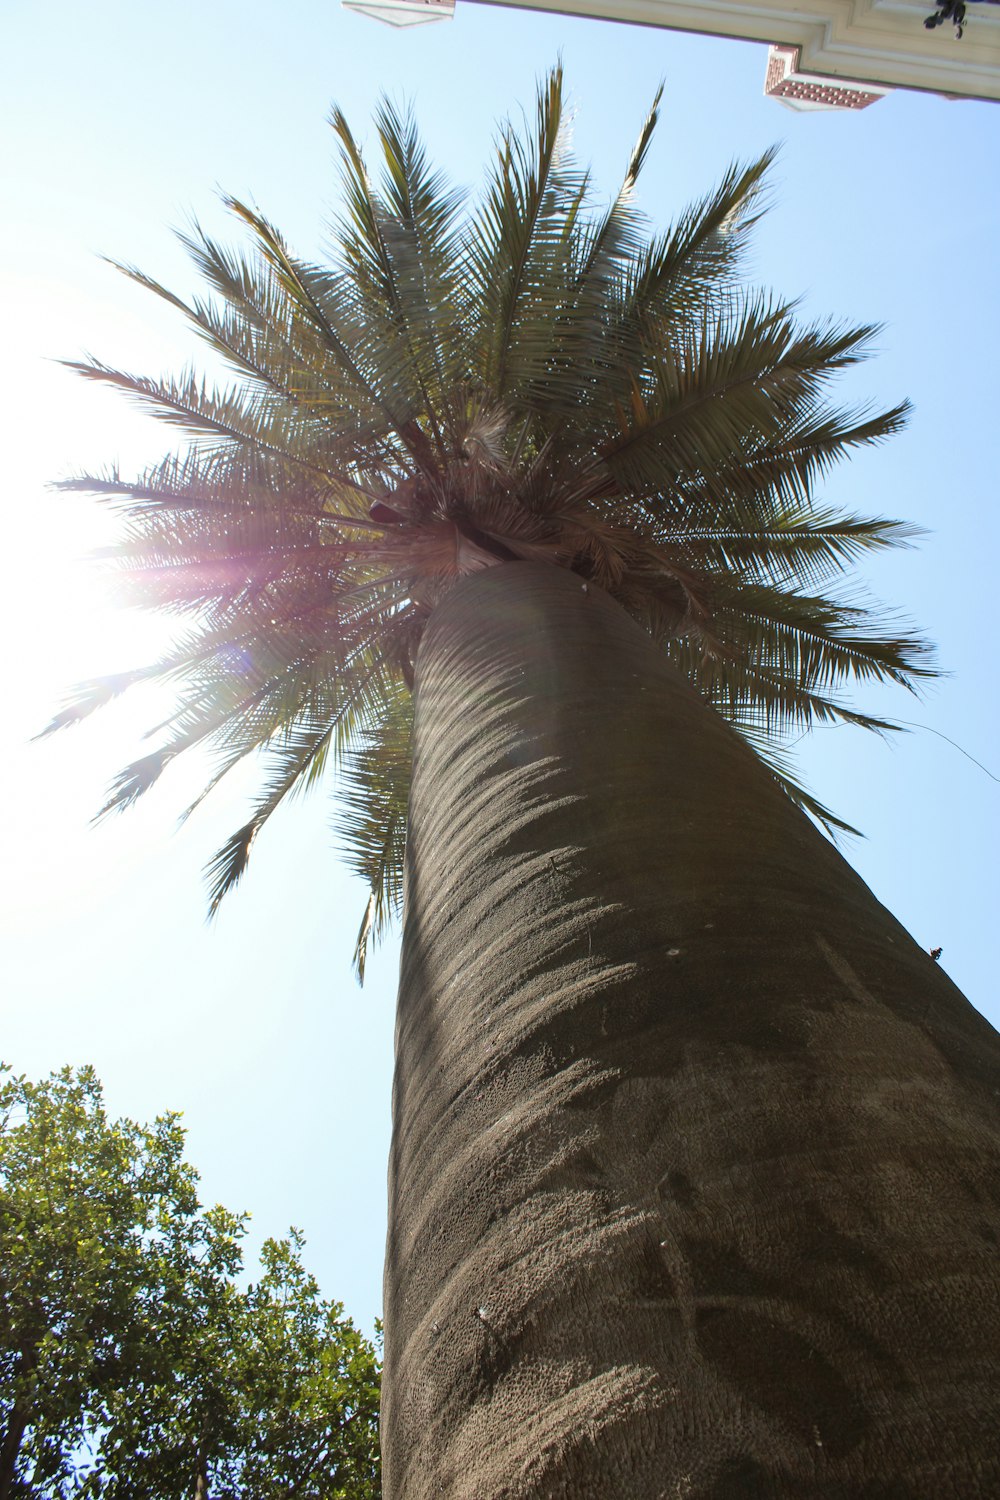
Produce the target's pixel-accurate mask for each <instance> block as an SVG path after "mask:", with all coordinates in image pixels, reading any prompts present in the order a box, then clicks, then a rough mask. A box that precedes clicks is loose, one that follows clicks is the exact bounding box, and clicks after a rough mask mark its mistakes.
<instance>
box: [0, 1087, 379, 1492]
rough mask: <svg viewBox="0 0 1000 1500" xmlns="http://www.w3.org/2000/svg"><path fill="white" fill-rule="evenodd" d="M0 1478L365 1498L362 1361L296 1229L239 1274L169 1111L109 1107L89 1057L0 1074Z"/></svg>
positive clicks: (365, 1369)
mask: <svg viewBox="0 0 1000 1500" xmlns="http://www.w3.org/2000/svg"><path fill="white" fill-rule="evenodd" d="M0 1118H2V1119H3V1122H4V1123H3V1131H2V1135H0V1265H2V1267H3V1272H2V1280H0V1295H2V1302H0V1311H2V1323H0V1362H2V1363H0V1372H2V1383H0V1423H2V1427H0V1431H2V1433H3V1444H4V1446H3V1471H2V1474H0V1485H2V1489H0V1493H2V1494H3V1495H4V1496H5V1497H8V1496H9V1497H12V1500H13V1497H17V1500H43V1497H44V1500H55V1497H68V1496H71V1495H79V1496H81V1497H83V1496H91V1497H95V1500H96V1497H98V1496H102V1497H106V1500H124V1497H126V1496H128V1497H130V1500H134V1497H144V1500H189V1497H194V1496H198V1497H200V1500H210V1497H216V1500H277V1497H279V1496H280V1497H285V1496H291V1495H296V1496H303V1497H306V1500H309V1497H313V1500H341V1497H343V1500H377V1496H378V1494H379V1481H378V1363H377V1360H376V1356H375V1351H374V1349H373V1347H372V1345H371V1344H370V1343H369V1342H368V1341H367V1340H366V1339H365V1338H364V1337H363V1336H362V1335H361V1334H360V1333H359V1332H358V1331H357V1330H356V1329H355V1328H354V1327H353V1325H352V1324H351V1322H350V1320H349V1319H345V1318H344V1317H343V1308H342V1307H341V1306H340V1305H339V1304H337V1303H331V1302H327V1301H325V1300H324V1299H323V1298H322V1297H321V1295H320V1291H319V1287H318V1285H317V1283H316V1281H315V1279H314V1278H313V1277H311V1276H310V1275H309V1274H308V1273H307V1272H306V1271H305V1269H304V1267H303V1264H302V1259H301V1250H302V1245H303V1240H302V1237H301V1235H300V1234H299V1233H298V1232H297V1231H294V1230H293V1231H292V1234H291V1237H290V1238H289V1239H287V1240H268V1241H267V1242H266V1243H265V1245H264V1248H263V1251H262V1253H261V1276H260V1279H259V1281H257V1282H256V1283H255V1284H253V1285H251V1286H249V1287H246V1288H244V1287H242V1286H241V1285H240V1284H239V1280H238V1278H239V1274H240V1272H241V1269H242V1250H241V1240H242V1239H243V1236H244V1234H245V1231H246V1219H245V1216H242V1217H240V1216H236V1215H233V1214H231V1213H229V1212H227V1211H226V1210H225V1209H223V1208H221V1207H218V1206H217V1207H215V1208H213V1209H210V1210H207V1211H203V1210H202V1209H201V1207H200V1204H199V1202H198V1197H197V1174H196V1173H195V1171H194V1169H193V1168H192V1167H191V1166H190V1165H189V1164H187V1163H186V1162H184V1160H183V1156H182V1152H183V1145H184V1133H183V1131H182V1129H181V1127H180V1125H179V1122H178V1119H177V1117H176V1116H166V1117H165V1118H164V1119H162V1120H158V1121H157V1122H156V1124H155V1126H154V1127H153V1128H152V1129H151V1130H150V1129H146V1128H144V1127H142V1126H139V1125H137V1124H135V1123H134V1122H132V1121H129V1120H119V1121H116V1122H111V1121H109V1120H108V1118H107V1116H106V1114H105V1111H104V1107H103V1102H102V1091H101V1086H100V1083H99V1082H98V1080H97V1078H96V1076H95V1074H94V1072H93V1070H92V1069H90V1068H83V1069H80V1070H79V1071H78V1072H76V1073H74V1072H73V1071H72V1070H71V1069H68V1068H66V1069H63V1070H62V1071H61V1072H60V1073H58V1074H55V1075H53V1076H52V1077H51V1078H49V1079H48V1080H45V1081H43V1082H41V1083H37V1084H35V1083H30V1082H28V1081H27V1080H25V1079H23V1078H14V1077H12V1076H11V1075H10V1074H9V1070H8V1072H7V1075H6V1076H5V1078H4V1083H3V1087H2V1090H0Z"/></svg>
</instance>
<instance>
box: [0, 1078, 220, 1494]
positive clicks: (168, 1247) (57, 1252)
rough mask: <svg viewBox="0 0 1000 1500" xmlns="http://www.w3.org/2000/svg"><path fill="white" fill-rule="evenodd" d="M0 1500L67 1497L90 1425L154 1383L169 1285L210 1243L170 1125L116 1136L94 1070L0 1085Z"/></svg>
mask: <svg viewBox="0 0 1000 1500" xmlns="http://www.w3.org/2000/svg"><path fill="white" fill-rule="evenodd" d="M0 1125H2V1129H0V1432H2V1450H0V1495H2V1496H3V1497H4V1500H8V1497H9V1496H18V1497H22V1496H24V1497H26V1496H29V1495H36V1494H37V1495H49V1494H52V1495H62V1494H64V1493H68V1492H69V1490H70V1489H71V1488H72V1465H73V1455H74V1452H75V1451H76V1450H78V1449H79V1448H80V1447H81V1445H82V1444H83V1443H84V1442H85V1439H86V1436H87V1431H88V1422H89V1421H90V1420H91V1418H92V1416H93V1414H94V1412H95V1411H96V1410H99V1409H100V1405H101V1403H102V1401H104V1400H105V1399H106V1398H108V1397H109V1396H110V1395H111V1394H112V1393H113V1392H114V1391H115V1390H116V1389H117V1388H118V1387H119V1384H120V1383H121V1382H122V1381H123V1380H126V1379H133V1378H139V1379H142V1378H143V1377H144V1375H145V1374H147V1373H148V1369H149V1364H148V1358H149V1345H148V1341H147V1338H146V1333H147V1330H148V1328H149V1326H150V1322H151V1319H153V1317H154V1315H155V1313H156V1309H157V1307H158V1305H159V1304H160V1300H161V1297H162V1295H163V1292H164V1289H165V1284H166V1282H167V1280H168V1279H169V1278H170V1276H171V1275H172V1270H173V1268H176V1267H177V1265H178V1264H180V1265H183V1266H186V1265H187V1263H188V1261H189V1259H190V1257H191V1256H192V1254H197V1253H198V1252H199V1251H200V1249H201V1248H202V1247H203V1245H204V1244H205V1242H206V1239H207V1240H209V1241H211V1239H212V1229H211V1227H210V1226H208V1225H203V1224H201V1223H200V1222H199V1220H198V1218H197V1208H198V1200H197V1195H196V1191H195V1183H196V1177H195V1173H194V1171H193V1169H192V1168H191V1167H189V1166H188V1165H187V1164H186V1163H185V1162H184V1161H183V1159H182V1154H181V1153H182V1149H183V1140H184V1137H183V1132H182V1131H181V1128H180V1126H179V1124H178V1121H177V1118H176V1116H166V1117H164V1118H163V1119H161V1120H158V1121H157V1122H156V1124H155V1125H154V1126H153V1127H152V1129H147V1128H145V1127H143V1126H140V1125H137V1124H135V1123H134V1122H133V1121H131V1120H119V1121H116V1122H111V1121H109V1120H108V1119H107V1116H106V1114H105V1112H104V1107H103V1103H102V1091H101V1086H100V1083H99V1082H98V1079H97V1077H96V1075H95V1074H94V1072H93V1070H92V1069H90V1068H82V1069H80V1070H79V1071H78V1072H76V1073H74V1072H73V1071H72V1070H71V1069H70V1068H64V1069H63V1070H62V1071H61V1072H59V1073H58V1074H54V1075H53V1076H52V1077H51V1078H50V1079H48V1080H45V1081H43V1082H42V1083H37V1084H36V1083H31V1082H29V1081H28V1080H27V1079H24V1078H17V1077H14V1076H12V1075H11V1074H10V1071H9V1069H8V1070H5V1073H4V1074H3V1075H2V1084H0Z"/></svg>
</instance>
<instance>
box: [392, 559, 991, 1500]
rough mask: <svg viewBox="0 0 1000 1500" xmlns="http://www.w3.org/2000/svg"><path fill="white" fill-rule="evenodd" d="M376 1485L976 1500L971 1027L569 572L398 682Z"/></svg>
mask: <svg viewBox="0 0 1000 1500" xmlns="http://www.w3.org/2000/svg"><path fill="white" fill-rule="evenodd" d="M407 882H408V885H407V898H406V918H405V931H404V942H403V958H402V967H401V978H400V994H399V1014H398V1022H397V1065H396V1080H395V1092H394V1136H393V1146H392V1158H391V1166H390V1224H389V1239H388V1254H387V1262H386V1362H385V1375H384V1418H383V1445H384V1456H385V1470H384V1485H385V1490H384V1493H385V1496H386V1500H424V1497H427V1500H430V1497H434V1500H440V1497H442V1496H445V1497H451V1500H515V1497H525V1500H526V1497H529V1496H530V1497H549V1496H551V1497H555V1496H562V1497H566V1500H653V1497H661V1496H685V1497H692V1500H693V1497H705V1500H707V1497H709V1496H711V1497H712V1500H725V1497H733V1500H736V1497H747V1496H780V1497H784V1496H797V1497H802V1500H815V1497H817V1496H829V1497H831V1500H832V1497H838V1500H841V1497H844V1500H846V1497H848V1496H851V1497H853V1496H861V1495H864V1496H867V1497H872V1500H874V1497H875V1496H879V1497H889V1496H890V1495H891V1496H893V1497H904V1496H913V1497H921V1500H923V1497H931V1496H938V1495H941V1496H944V1495H951V1496H955V1497H958V1496H961V1497H963V1500H967V1497H973V1496H984V1497H985V1496H990V1497H993V1496H995V1495H997V1494H1000V1423H998V1421H997V1393H998V1391H1000V1308H998V1302H1000V1297H998V1278H997V1259H996V1257H997V1244H998V1236H1000V1213H998V1188H1000V1132H998V1125H997V1103H998V1097H1000V1044H998V1038H997V1036H996V1033H994V1032H993V1031H992V1029H991V1028H990V1027H989V1026H988V1024H987V1023H986V1022H985V1021H984V1020H983V1019H982V1017H980V1016H979V1015H978V1014H977V1013H976V1012H975V1011H974V1010H973V1009H972V1007H971V1006H970V1005H969V1004H968V1002H967V1001H966V1000H965V999H964V998H963V996H962V995H961V994H960V993H959V991H958V990H957V989H956V988H955V986H954V985H953V984H952V983H951V982H950V981H949V979H948V978H947V976H946V975H945V974H944V973H942V972H941V970H940V969H939V968H938V966H937V965H935V964H934V963H933V962H932V961H931V959H930V957H929V956H928V955H927V954H926V953H925V952H923V950H922V949H920V948H919V947H918V946H917V945H916V944H915V943H914V942H913V940H912V939H911V938H910V937H909V936H908V934H907V933H906V932H905V931H904V929H903V928H902V927H901V926H900V925H899V924H898V923H897V922H896V921H895V920H894V918H893V917H892V916H891V915H890V914H889V913H888V912H887V911H886V910H885V908H884V907H882V906H881V905H880V904H879V903H878V902H877V901H876V900H875V898H874V897H873V896H872V894H871V892H870V891H869V890H868V888H867V887H866V886H865V885H864V883H863V882H862V881H861V880H860V879H859V878H858V876H857V875H856V874H855V873H854V872H853V871H852V870H851V869H850V867H849V866H848V865H847V864H846V863H845V862H844V860H843V859H842V858H841V857H840V855H839V854H838V853H837V852H836V850H835V849H834V848H833V847H832V846H831V845H830V844H829V843H828V842H827V841H826V839H824V838H823V837H822V836H821V835H820V834H819V833H818V832H817V831H816V830H815V829H814V828H813V827H812V825H811V824H810V823H809V821H808V819H806V818H805V817H804V816H803V815H802V814H801V813H799V812H798V811H797V810H796V809H795V808H794V807H793V806H792V804H791V803H790V802H788V800H787V799H786V797H785V796H784V794H783V793H782V792H781V791H780V790H779V789H778V788H777V786H776V785H775V783H774V782H773V780H772V779H771V778H770V777H769V776H768V774H767V773H766V772H765V771H764V770H763V769H762V767H761V766H760V764H759V763H758V762H757V761H756V759H755V758H754V756H753V755H752V754H751V753H750V751H749V750H747V748H746V747H745V746H744V745H743V744H742V742H741V741H740V740H739V739H738V738H737V736H736V735H735V734H734V733H733V732H732V731H731V730H730V729H729V728H728V726H726V725H725V724H724V723H723V722H722V720H721V719H719V717H718V716H717V715H716V714H714V713H713V712H712V711H711V710H710V709H708V708H707V707H706V706H705V705H704V704H703V703H702V701H701V700H700V699H699V698H698V697H697V695H696V694H695V693H694V692H692V691H691V690H690V689H689V687H688V686H687V685H686V684H684V683H683V682H681V680H680V679H679V678H678V677H677V676H676V674H674V673H673V672H672V671H671V669H670V668H669V667H668V666H667V665H666V664H665V662H664V661H663V659H662V655H661V653H660V652H659V651H658V650H657V649H656V648H655V647H654V646H653V645H652V643H651V642H650V641H649V640H648V639H647V637H646V636H645V635H644V634H643V633H642V631H641V630H640V629H639V628H638V627H637V626H636V625H635V624H634V623H633V622H632V621H631V620H629V619H628V617H627V616H626V615H625V614H624V613H623V612H622V611H621V610H620V609H619V608H618V606H617V605H615V604H613V603H612V602H611V601H610V600H609V599H608V598H607V597H606V596H604V595H603V594H602V593H600V591H598V590H596V589H594V588H593V587H591V588H589V589H588V588H585V587H583V586H582V585H581V582H580V580H579V579H578V578H576V577H575V576H573V575H571V574H569V573H566V572H563V571H560V570H557V569H555V568H548V567H544V566H540V565H535V564H522V563H517V564H511V565H505V566H503V567H498V568H493V569H489V570H488V571H486V572H484V573H481V574H478V575H476V576H474V577H472V578H469V579H467V580H465V581H464V582H463V583H461V584H460V585H459V586H458V587H457V588H456V589H455V590H454V592H453V593H452V594H451V595H449V596H448V598H447V599H446V601H445V602H444V603H443V604H442V605H441V606H440V608H439V609H438V610H437V611H436V613H435V614H434V616H433V618H432V620H431V622H430V625H429V627H428V630H427V633H426V636H425V638H424V642H423V645H422V647H421V653H420V658H419V662H418V667H417V686H416V731H415V768H414V781H413V792H412V800H411V825H410V835H409V849H408V868H407Z"/></svg>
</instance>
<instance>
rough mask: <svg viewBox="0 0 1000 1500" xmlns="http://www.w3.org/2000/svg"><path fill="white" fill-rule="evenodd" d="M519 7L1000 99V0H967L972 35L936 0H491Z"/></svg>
mask: <svg viewBox="0 0 1000 1500" xmlns="http://www.w3.org/2000/svg"><path fill="white" fill-rule="evenodd" d="M486 3H487V4H494V5H512V6H515V7H516V8H517V9H522V10H548V11H556V12H559V13H561V14H564V15H566V14H568V15H577V16H592V17H595V18H601V19H604V20H610V21H628V22H632V23H633V24H635V25H639V26H659V27H665V28H667V29H669V30H671V31H696V32H700V33H702V34H704V35H708V36H725V37H736V38H742V39H744V40H747V41H755V42H781V43H784V44H786V45H789V46H796V47H799V48H800V49H801V59H800V64H799V66H800V67H801V69H802V71H803V72H806V73H817V74H821V75H824V76H827V77H830V78H844V79H851V80H858V81H861V82H868V83H875V84H881V85H883V86H885V87H892V88H911V89H927V90H930V91H931V92H933V93H940V94H954V95H958V96H960V97H965V98H973V99H1000V5H995V4H986V3H978V4H977V3H972V4H969V6H968V15H967V18H966V26H965V35H964V36H963V38H962V39H961V41H956V40H955V38H954V36H953V35H952V28H951V27H950V26H948V25H945V26H943V27H940V28H938V29H937V30H934V31H928V30H926V29H925V27H924V24H923V23H924V18H925V17H926V16H927V15H929V14H930V13H931V12H932V11H933V10H934V0H795V3H782V0H568V3H567V0H486Z"/></svg>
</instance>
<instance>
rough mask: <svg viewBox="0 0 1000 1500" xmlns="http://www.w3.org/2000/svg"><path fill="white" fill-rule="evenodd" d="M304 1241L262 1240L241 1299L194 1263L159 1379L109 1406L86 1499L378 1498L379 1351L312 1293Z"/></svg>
mask: <svg viewBox="0 0 1000 1500" xmlns="http://www.w3.org/2000/svg"><path fill="white" fill-rule="evenodd" d="M302 1245H303V1240H302V1236H301V1235H300V1234H299V1233H298V1232H297V1231H296V1230H293V1231H292V1233H291V1236H290V1238H289V1239H287V1240H268V1241H266V1242H265V1244H264V1247H263V1250H262V1251H261V1276H260V1279H259V1280H258V1281H256V1282H255V1283H253V1284H252V1285H250V1286H249V1287H247V1288H246V1290H242V1289H240V1288H238V1287H237V1286H235V1285H234V1283H233V1282H232V1281H231V1280H230V1279H229V1278H228V1275H227V1273H226V1272H225V1270H224V1269H223V1268H221V1267H217V1266H214V1265H212V1264H211V1261H210V1260H207V1261H202V1262H201V1263H200V1265H199V1266H198V1268H197V1269H196V1271H195V1274H194V1278H193V1279H192V1282H191V1283H190V1284H189V1287H188V1295H187V1297H186V1298H184V1299H181V1300H179V1301H178V1303H177V1304H176V1313H177V1314H178V1316H176V1317H175V1318H174V1319H173V1321H172V1326H170V1327H161V1328H160V1329H158V1335H159V1337H160V1338H161V1339H163V1340H164V1341H165V1343H164V1348H163V1356H164V1358H163V1366H164V1374H163V1378H162V1379H161V1381H160V1382H159V1383H158V1384H157V1385H156V1386H154V1387H152V1388H144V1389H143V1390H142V1391H141V1393H139V1395H138V1396H136V1393H135V1392H134V1391H130V1390H128V1389H123V1390H121V1391H119V1392H118V1393H117V1394H116V1395H115V1396H114V1397H113V1398H112V1399H111V1400H110V1401H108V1402H107V1404H106V1407H105V1418H104V1428H103V1430H102V1433H101V1440H100V1451H99V1460H98V1463H97V1465H96V1467H95V1469H94V1471H93V1473H92V1475H91V1477H90V1480H89V1484H88V1492H89V1493H91V1494H93V1495H95V1496H102V1497H104V1500H126V1497H132V1496H135V1495H149V1496H150V1497H157V1500H160V1497H163V1500H167V1497H171V1500H172V1497H174V1496H178V1497H186V1496H196V1497H198V1500H210V1497H211V1500H285V1497H290V1496H297V1497H299V1496H300V1497H302V1500H378V1496H379V1494H380V1488H379V1477H378V1397H379V1380H378V1374H379V1367H378V1361H377V1358H376V1355H375V1350H374V1348H373V1346H372V1345H371V1343H370V1342H369V1341H368V1340H367V1339H365V1338H364V1337H363V1336H362V1335H361V1334H360V1333H359V1332H358V1331H357V1329H355V1328H354V1327H353V1325H352V1324H351V1322H350V1320H349V1319H345V1318H344V1316H343V1308H342V1307H341V1306H340V1304H339V1303H332V1302H327V1301H325V1300H324V1299H323V1298H322V1297H321V1296H320V1291H319V1287H318V1285H317V1283H316V1281H315V1279H314V1278H313V1277H312V1276H310V1275H309V1274H308V1272H307V1271H306V1270H305V1268H304V1267H303V1265H302V1260H301V1254H300V1252H301V1249H302Z"/></svg>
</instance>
